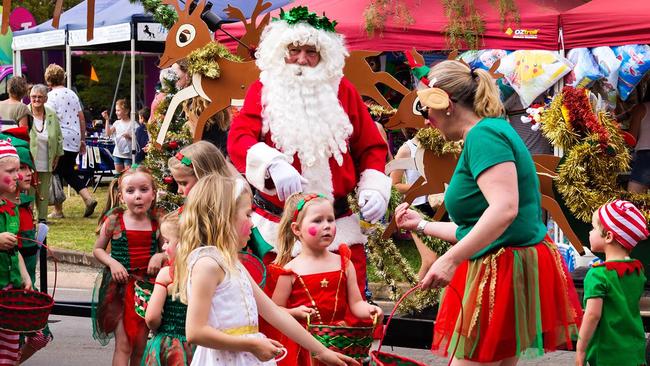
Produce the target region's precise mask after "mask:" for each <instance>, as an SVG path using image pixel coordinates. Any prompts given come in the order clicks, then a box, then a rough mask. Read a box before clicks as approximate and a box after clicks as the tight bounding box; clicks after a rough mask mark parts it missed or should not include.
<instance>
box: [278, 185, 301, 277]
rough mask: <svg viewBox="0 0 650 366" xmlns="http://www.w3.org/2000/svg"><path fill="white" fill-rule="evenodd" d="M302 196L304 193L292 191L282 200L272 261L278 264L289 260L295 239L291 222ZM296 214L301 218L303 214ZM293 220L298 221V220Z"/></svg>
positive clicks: (282, 264)
mask: <svg viewBox="0 0 650 366" xmlns="http://www.w3.org/2000/svg"><path fill="white" fill-rule="evenodd" d="M303 198H305V195H304V194H302V193H294V194H292V195H291V196H289V198H287V200H286V201H285V202H284V212H283V213H282V218H281V219H280V227H279V228H278V242H277V247H276V249H277V251H278V256H277V257H276V258H275V261H273V263H275V264H277V265H278V266H284V265H286V264H287V263H289V262H290V261H291V251H292V249H293V244H294V243H295V242H296V239H297V238H296V236H295V235H294V234H293V231H292V230H291V224H292V223H293V222H294V213H295V211H296V206H297V205H298V202H299V201H300V200H301V199H303ZM298 216H299V217H297V218H296V219H300V220H302V216H303V215H300V214H299V215H298ZM295 221H296V222H298V220H295Z"/></svg>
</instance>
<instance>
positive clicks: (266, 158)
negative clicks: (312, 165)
mask: <svg viewBox="0 0 650 366" xmlns="http://www.w3.org/2000/svg"><path fill="white" fill-rule="evenodd" d="M277 159H282V160H284V161H286V162H289V158H287V157H286V156H285V155H284V154H283V153H281V152H279V151H278V150H277V149H274V148H272V147H270V146H269V145H267V144H265V143H263V142H258V143H257V144H255V145H253V146H251V147H250V149H248V152H247V153H246V179H247V180H248V182H249V183H250V184H251V185H252V186H253V187H255V188H257V189H258V190H260V191H262V192H264V193H266V194H275V189H267V188H266V187H265V184H264V183H265V181H266V177H267V169H268V168H269V165H270V164H271V162H272V161H274V160H277Z"/></svg>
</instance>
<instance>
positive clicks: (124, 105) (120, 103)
mask: <svg viewBox="0 0 650 366" xmlns="http://www.w3.org/2000/svg"><path fill="white" fill-rule="evenodd" d="M115 106H116V107H120V108H122V109H123V110H126V111H127V112H131V108H129V103H128V102H127V101H126V99H118V100H117V101H116V102H115Z"/></svg>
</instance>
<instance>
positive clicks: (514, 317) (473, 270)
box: [432, 238, 582, 362]
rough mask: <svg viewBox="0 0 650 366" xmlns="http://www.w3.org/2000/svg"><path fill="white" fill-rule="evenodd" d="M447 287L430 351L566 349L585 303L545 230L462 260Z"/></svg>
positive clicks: (485, 353) (528, 353) (485, 354)
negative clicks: (538, 236) (534, 240)
mask: <svg viewBox="0 0 650 366" xmlns="http://www.w3.org/2000/svg"><path fill="white" fill-rule="evenodd" d="M449 287H453V288H454V289H455V290H456V292H457V293H458V295H457V294H456V292H454V291H453V290H450V289H449V288H447V289H446V290H445V291H444V292H443V294H442V296H441V300H440V308H439V311H438V317H437V320H436V323H435V329H434V334H433V343H432V351H433V352H434V353H437V354H440V355H442V356H453V357H455V358H459V359H467V360H471V361H476V362H494V361H499V360H503V359H506V358H510V357H522V358H532V357H537V356H541V355H543V354H544V353H545V352H552V351H555V350H558V349H571V348H572V340H574V339H577V336H578V329H579V327H580V322H581V320H582V308H581V306H580V302H579V300H578V295H577V293H576V290H575V287H574V285H573V280H572V279H571V277H570V275H569V274H568V271H567V269H566V265H565V264H564V262H563V260H562V258H561V256H560V253H559V252H558V250H557V247H556V246H555V245H554V244H552V242H551V241H550V239H549V238H546V239H545V240H544V241H542V242H541V243H539V244H536V245H533V246H528V247H505V248H500V249H498V250H496V251H493V252H491V253H489V254H486V255H485V256H483V257H481V258H478V259H475V260H469V261H465V262H464V263H462V264H461V265H460V266H459V267H458V269H457V270H456V273H455V274H454V277H453V278H452V280H451V283H450V284H449ZM459 296H462V297H463V299H462V312H461V302H460V299H459V298H458V297H459Z"/></svg>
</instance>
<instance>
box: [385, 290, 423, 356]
mask: <svg viewBox="0 0 650 366" xmlns="http://www.w3.org/2000/svg"><path fill="white" fill-rule="evenodd" d="M421 287H422V285H421V284H417V285H415V287H412V288H411V289H409V290H408V291H406V292H405V293H404V295H402V297H400V298H399V300H397V302H396V303H395V306H394V307H393V311H391V312H390V315H389V316H388V320H387V321H386V325H385V326H384V332H383V334H382V335H381V339H380V340H379V347H377V351H381V346H382V344H383V343H384V338H385V337H386V332H387V331H388V325H389V324H390V322H391V320H393V316H395V312H396V311H397V308H398V307H399V306H400V304H401V303H402V301H404V299H405V298H406V297H407V296H408V295H410V294H411V293H413V292H415V290H419V289H420V288H421Z"/></svg>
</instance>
